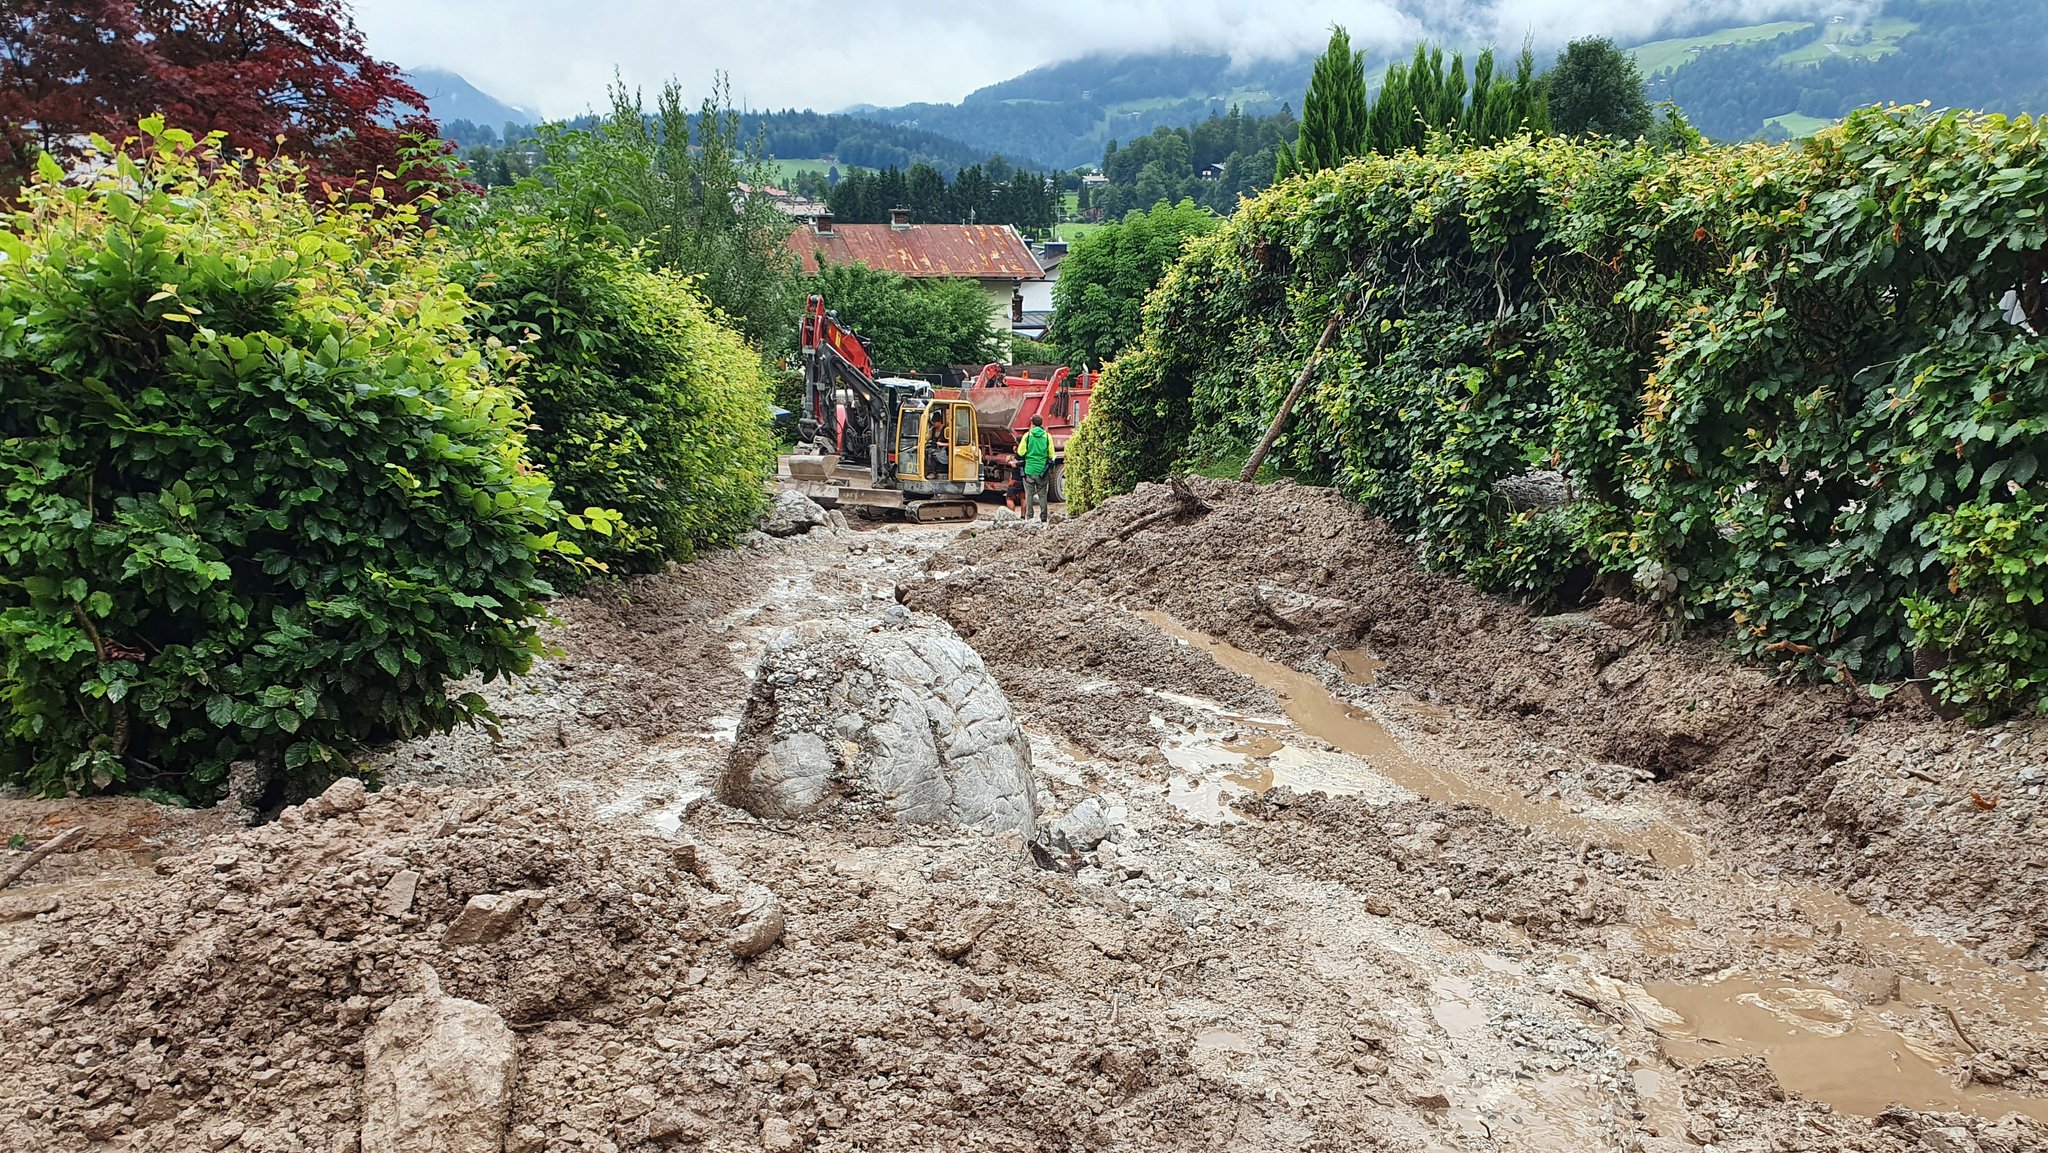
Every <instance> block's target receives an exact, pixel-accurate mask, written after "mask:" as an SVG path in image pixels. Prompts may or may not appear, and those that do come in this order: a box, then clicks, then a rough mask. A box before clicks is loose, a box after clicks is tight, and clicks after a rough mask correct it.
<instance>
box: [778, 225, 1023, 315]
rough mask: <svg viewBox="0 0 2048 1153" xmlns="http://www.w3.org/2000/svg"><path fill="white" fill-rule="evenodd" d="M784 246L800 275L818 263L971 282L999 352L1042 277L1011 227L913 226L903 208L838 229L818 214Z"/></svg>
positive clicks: (807, 273)
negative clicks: (985, 306)
mask: <svg viewBox="0 0 2048 1153" xmlns="http://www.w3.org/2000/svg"><path fill="white" fill-rule="evenodd" d="M787 243H788V245H789V250H790V251H791V252H793V253H795V254H796V256H797V259H799V260H801V261H802V262H803V270H804V273H805V275H812V274H815V273H816V272H817V271H818V267H819V263H820V261H821V260H822V261H823V262H825V263H828V264H863V265H866V266H867V267H869V268H874V269H879V270H881V271H884V272H894V273H897V274H899V275H902V276H908V277H911V278H912V279H918V280H923V279H961V280H972V281H974V282H976V283H978V284H980V285H981V290H982V292H984V293H985V294H987V296H988V303H989V313H988V321H989V328H990V329H991V330H992V331H994V332H995V333H996V334H997V335H998V337H999V338H1000V339H1001V340H1002V343H1003V347H1004V348H1005V349H1007V348H1008V347H1009V337H1010V333H1011V330H1012V326H1013V325H1014V324H1016V323H1017V322H1018V321H1019V320H1021V319H1022V316H1023V313H1024V287H1025V286H1026V285H1028V284H1034V283H1036V282H1038V281H1040V280H1042V279H1043V278H1044V276H1045V272H1044V270H1043V269H1041V268H1040V267H1039V266H1038V260H1037V258H1036V257H1034V256H1033V255H1032V253H1031V247H1030V246H1029V245H1027V244H1025V243H1024V238H1023V237H1022V236H1019V235H1018V234H1017V230H1016V229H1015V228H1013V227H1011V226H1010V225H1007V224H912V223H911V222H910V210H909V209H907V208H898V209H896V210H894V211H893V212H891V213H890V222H889V223H888V224H839V223H837V222H835V221H834V220H833V219H832V214H831V213H830V212H821V213H818V214H817V215H816V216H814V217H812V218H811V222H810V223H809V224H807V225H805V226H803V227H801V228H798V229H796V230H795V231H794V232H791V233H790V234H789V240H788V242H787ZM826 304H827V305H828V306H829V305H830V304H831V302H830V301H826Z"/></svg>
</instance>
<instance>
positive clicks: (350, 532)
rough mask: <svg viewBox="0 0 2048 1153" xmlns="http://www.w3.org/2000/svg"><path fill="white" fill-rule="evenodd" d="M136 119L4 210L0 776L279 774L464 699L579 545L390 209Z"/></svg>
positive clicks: (461, 315) (404, 212) (525, 641)
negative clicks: (86, 179)
mask: <svg viewBox="0 0 2048 1153" xmlns="http://www.w3.org/2000/svg"><path fill="white" fill-rule="evenodd" d="M144 127H145V132H146V134H147V135H146V138H145V139H144V140H143V141H142V142H141V144H140V146H139V148H138V149H137V152H138V154H139V155H141V157H142V159H141V160H140V161H137V160H134V159H131V158H130V156H129V155H126V154H120V155H116V154H113V153H112V151H111V149H109V148H107V146H105V144H104V142H101V148H102V152H101V153H100V159H101V160H102V161H104V162H106V167H105V168H104V169H103V170H101V171H100V172H99V173H98V175H97V176H96V177H95V178H94V179H93V180H92V182H91V183H90V184H89V185H86V186H77V185H73V186H66V185H64V184H63V183H62V182H61V181H62V176H63V174H62V173H61V172H59V171H58V170H57V168H56V165H55V164H53V163H51V162H49V161H48V160H47V159H46V160H45V161H44V164H43V168H42V175H41V178H40V179H39V180H38V182H37V183H36V184H35V185H34V186H32V187H31V188H29V189H28V190H26V192H25V193H24V194H23V198H22V200H21V208H20V210H19V211H17V212H16V213H15V214H14V215H13V216H12V217H11V219H10V220H9V221H8V224H7V228H6V230H5V231H4V232H0V252H4V254H5V258H4V259H0V486H4V488H5V491H6V502H5V505H4V506H0V705H4V708H5V717H4V719H0V782H5V783H9V784H20V785H25V786H27V787H29V788H31V789H33V790H36V791H38V792H43V793H62V792H65V791H84V792H90V791H94V790H96V789H107V788H114V787H117V786H118V787H126V788H130V789H140V790H154V791H156V792H158V793H160V794H171V795H182V796H184V797H189V798H193V799H198V800H210V799H213V798H214V797H217V796H218V795H219V794H220V792H221V790H222V787H223V783H224V779H225V776H226V771H227V768H228V766H229V765H230V763H232V762H235V761H240V760H245V759H246V760H250V761H253V762H255V763H256V764H257V765H259V766H260V767H261V768H262V769H263V774H262V775H263V776H264V777H265V778H267V779H269V780H270V781H272V782H273V783H276V784H284V785H286V786H287V787H286V790H285V791H286V792H287V794H297V795H303V794H304V793H306V792H310V791H313V790H316V789H317V788H319V787H321V785H323V784H324V783H325V781H326V780H327V779H328V777H329V776H331V775H332V773H334V772H336V771H340V770H344V769H345V768H346V764H347V761H346V758H347V756H348V754H349V753H350V752H351V750H353V749H355V748H356V747H358V746H359V745H361V744H363V743H365V742H368V741H375V740H382V739H389V738H393V737H402V736H409V735H412V734H416V733H422V732H426V731H429V730H435V729H445V728H448V727H450V726H452V725H454V724H456V723H458V722H462V721H466V720H472V719H475V718H478V717H480V716H487V715H488V714H487V712H486V711H485V708H484V702H483V700H482V698H480V697H478V696H476V695H475V694H466V695H463V696H461V697H459V698H456V699H450V697H449V696H448V692H447V686H448V684H449V682H450V681H452V680H454V679H456V678H461V677H465V676H468V675H471V674H481V675H483V676H485V677H486V678H489V677H494V676H499V675H508V674H513V673H518V672H521V671H524V670H525V669H526V668H527V666H528V663H529V662H530V660H531V658H532V656H533V654H534V653H535V651H536V650H537V641H536V637H535V626H536V623H537V620H538V618H539V617H540V616H541V614H542V612H543V607H542V604H541V598H543V597H544V596H545V595H547V594H548V593H549V591H550V590H549V587H548V586H547V584H546V583H545V582H544V581H543V580H542V579H541V578H540V576H539V575H538V572H537V565H538V563H539V562H540V560H541V559H542V558H543V557H548V556H553V555H558V554H561V553H563V552H564V551H571V550H572V546H567V545H565V544H563V543H562V542H561V541H559V540H558V539H557V538H556V537H555V535H554V528H555V526H556V525H557V524H558V523H560V522H562V521H563V520H564V519H565V518H564V517H563V515H562V510H561V508H560V506H559V505H558V504H556V503H555V502H554V501H553V500H552V498H551V495H550V489H549V483H548V481H547V479H546V477H545V476H544V475H542V474H541V473H539V472H537V471H535V470H534V469H533V468H532V467H531V466H530V465H529V464H528V463H527V461H526V460H525V459H524V457H523V455H522V437H521V429H522V427H523V426H524V425H525V424H526V421H527V417H526V415H525V414H524V413H523V412H521V411H520V410H519V408H518V407H517V406H516V404H515V398H514V397H513V396H511V395H510V394H508V393H506V392H504V391H503V390H501V389H500V388H498V387H496V386H495V385H494V384H493V383H492V372H493V370H494V367H495V366H494V365H493V364H492V363H491V361H490V360H487V358H486V353H485V351H484V350H482V349H480V348H479V347H478V346H476V345H475V344H473V343H472V342H471V338H470V334H469V331H468V330H467V328H466V327H465V324H466V321H467V319H468V317H469V306H468V302H467V301H466V300H465V298H464V296H463V294H462V292H461V290H460V289H459V288H456V287H454V286H453V285H451V284H450V282H449V269H448V266H447V261H446V256H445V253H444V252H443V251H442V250H441V248H440V247H439V246H438V242H437V241H435V240H434V239H433V238H432V237H431V236H430V235H429V234H428V233H427V231H426V230H424V229H422V228H421V227H419V221H418V218H417V214H416V212H415V210H414V209H413V208H410V207H403V208H398V207H390V206H386V205H381V204H376V203H361V204H355V205H350V204H347V203H343V202H336V203H334V204H332V205H329V204H324V203H317V202H316V200H314V199H310V198H309V197H308V195H307V190H306V189H304V188H303V187H301V185H300V183H299V176H298V174H297V172H296V170H295V169H294V168H293V167H292V166H291V165H290V164H289V163H285V162H279V163H274V164H273V163H267V162H264V161H261V160H248V159H247V158H242V159H239V160H238V159H235V158H229V157H223V156H221V155H219V154H218V152H217V151H216V150H215V149H214V147H213V146H212V145H211V144H210V143H195V142H194V141H193V139H192V137H191V136H189V135H187V134H185V133H182V132H178V131H175V130H170V131H166V130H164V129H163V127H162V125H161V123H154V122H153V123H148V124H145V126H144ZM323 199H324V198H323Z"/></svg>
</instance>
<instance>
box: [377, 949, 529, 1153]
mask: <svg viewBox="0 0 2048 1153" xmlns="http://www.w3.org/2000/svg"><path fill="white" fill-rule="evenodd" d="M517 1075H518V1048H517V1044H516V1042H515V1041H514V1039H513V1036H512V1030H511V1029H510V1028H508V1027H507V1026H506V1024H505V1021H504V1019H503V1018H501V1017H499V1016H498V1014H496V1013H495V1012H492V1011H491V1009H490V1007H489V1006H486V1005H479V1004H478V1003H476V1002H475V1001H464V1000H462V999H460V998H457V997H449V996H445V995H443V994H442V992H441V990H440V987H439V983H438V982H435V981H431V980H430V981H429V987H428V989H427V991H426V992H425V993H424V994H423V995H421V996H418V997H406V998H403V999H401V1000H398V1001H394V1002H393V1003H392V1005H391V1007H390V1008H388V1009H386V1010H384V1012H383V1013H382V1014H380V1015H379V1016H378V1018H377V1022H376V1024H374V1025H372V1026H371V1027H370V1032H369V1034H368V1035H367V1036H366V1037H364V1039H363V1130H362V1153H501V1150H503V1148H504V1146H505V1124H506V1121H507V1120H508V1119H509V1117H510V1114H511V1108H512V1086H513V1082H514V1081H515V1079H516V1078H517Z"/></svg>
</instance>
